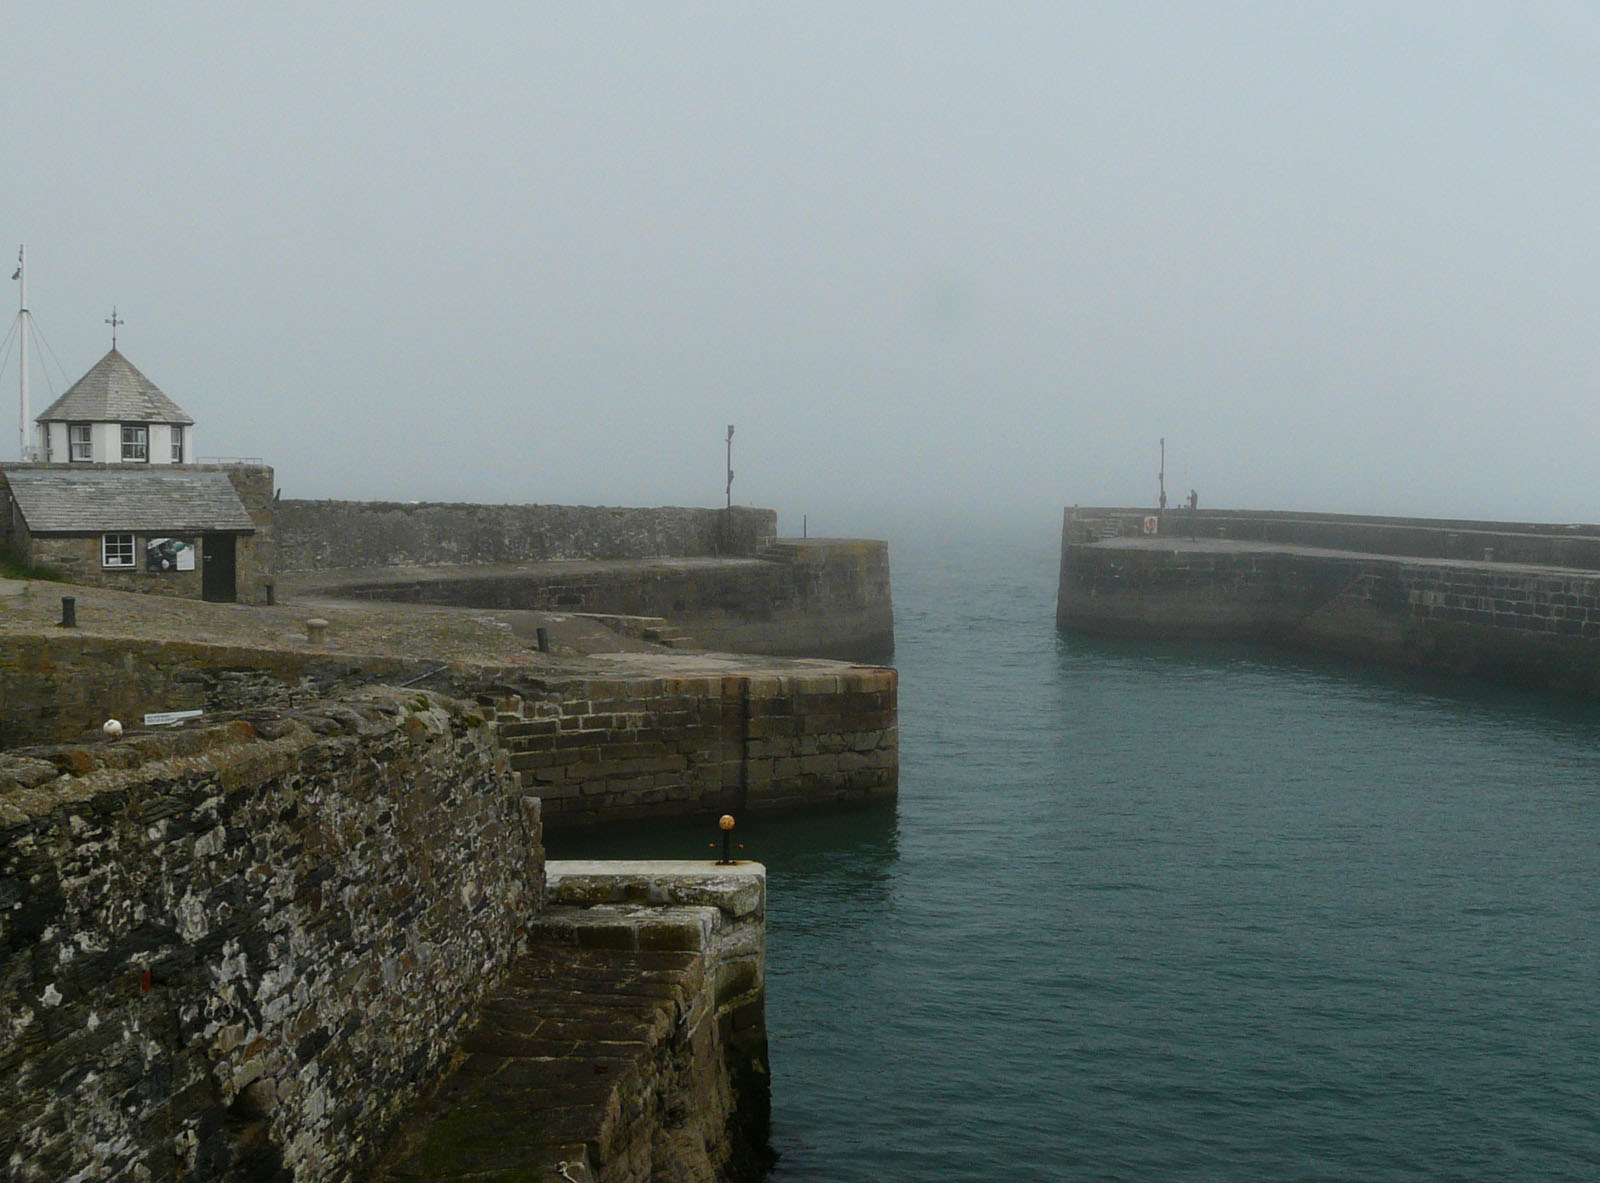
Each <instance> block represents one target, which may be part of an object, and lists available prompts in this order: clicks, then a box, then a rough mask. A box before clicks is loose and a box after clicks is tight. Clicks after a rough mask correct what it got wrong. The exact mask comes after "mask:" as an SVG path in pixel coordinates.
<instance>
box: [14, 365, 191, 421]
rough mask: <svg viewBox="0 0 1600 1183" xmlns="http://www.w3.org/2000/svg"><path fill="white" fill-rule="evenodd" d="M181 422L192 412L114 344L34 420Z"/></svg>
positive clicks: (188, 417)
mask: <svg viewBox="0 0 1600 1183" xmlns="http://www.w3.org/2000/svg"><path fill="white" fill-rule="evenodd" d="M63 419H65V420H69V421H71V422H74V423H182V424H185V425H187V424H192V423H193V422H194V420H193V419H192V418H191V417H190V415H189V413H188V412H187V411H185V410H184V409H183V408H182V407H180V406H179V405H178V404H177V403H175V402H173V401H172V400H171V399H170V398H168V397H167V396H166V395H164V394H162V393H161V388H160V387H158V386H157V385H156V384H155V383H154V382H152V381H150V379H148V378H146V377H145V376H144V375H143V374H141V373H140V372H139V370H138V368H137V367H136V366H134V364H133V363H132V362H131V361H129V360H128V359H127V358H125V357H123V356H122V354H120V353H118V352H117V350H116V349H115V348H113V349H112V350H111V352H110V353H108V354H106V355H105V356H104V357H102V358H101V359H100V360H99V361H97V362H95V363H94V366H93V367H92V368H91V369H90V370H89V372H88V373H87V374H85V375H84V376H83V377H81V378H79V379H78V380H77V381H76V382H74V383H73V384H72V387H71V389H69V390H68V391H67V393H65V394H63V395H62V396H61V397H60V398H58V399H56V401H55V402H53V403H51V404H50V405H49V406H48V407H46V408H45V409H44V411H43V412H42V413H41V414H39V415H36V416H35V417H34V422H35V423H44V422H47V421H55V422H59V421H61V420H63Z"/></svg>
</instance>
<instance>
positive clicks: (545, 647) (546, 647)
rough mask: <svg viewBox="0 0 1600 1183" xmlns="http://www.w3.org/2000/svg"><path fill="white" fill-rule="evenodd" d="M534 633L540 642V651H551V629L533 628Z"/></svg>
mask: <svg viewBox="0 0 1600 1183" xmlns="http://www.w3.org/2000/svg"><path fill="white" fill-rule="evenodd" d="M533 635H534V639H535V640H537V641H538V643H539V652H540V653H549V652H550V630H549V629H546V628H536V629H534V630H533Z"/></svg>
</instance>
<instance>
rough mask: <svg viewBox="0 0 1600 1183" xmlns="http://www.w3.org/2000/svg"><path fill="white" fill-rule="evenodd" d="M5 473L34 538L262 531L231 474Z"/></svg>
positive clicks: (141, 470) (144, 471) (16, 470)
mask: <svg viewBox="0 0 1600 1183" xmlns="http://www.w3.org/2000/svg"><path fill="white" fill-rule="evenodd" d="M5 476H6V480H7V481H9V482H10V483H11V496H12V499H13V500H14V501H16V503H17V508H18V509H20V510H21V511H22V517H23V520H24V521H25V522H27V523H28V532H29V533H31V534H104V533H107V532H121V531H128V530H137V531H139V532H140V533H156V534H199V533H203V532H205V531H230V532H236V533H254V532H255V523H254V522H252V521H251V520H250V514H249V513H248V512H247V511H246V510H245V507H244V502H242V501H240V500H239V494H238V493H236V492H235V491H234V488H233V482H232V481H230V480H228V474H227V473H225V472H194V471H192V470H191V471H178V472H152V471H150V470H149V469H147V468H143V467H141V468H139V469H138V470H136V471H133V472H117V471H114V470H110V469H92V470H85V471H82V472H71V471H63V470H61V469H26V468H8V469H7V470H6V474H5Z"/></svg>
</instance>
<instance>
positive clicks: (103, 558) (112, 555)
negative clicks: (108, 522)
mask: <svg viewBox="0 0 1600 1183" xmlns="http://www.w3.org/2000/svg"><path fill="white" fill-rule="evenodd" d="M100 565H101V566H103V567H132V566H133V535H132V534H103V535H101V537H100Z"/></svg>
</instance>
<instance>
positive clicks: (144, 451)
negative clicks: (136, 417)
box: [122, 423, 150, 464]
mask: <svg viewBox="0 0 1600 1183" xmlns="http://www.w3.org/2000/svg"><path fill="white" fill-rule="evenodd" d="M130 432H131V433H132V436H133V438H132V439H130V438H129V433H130ZM129 449H132V451H133V454H132V455H129ZM122 462H123V463H124V464H149V463H150V425H149V424H148V423H124V424H123V425H122Z"/></svg>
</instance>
